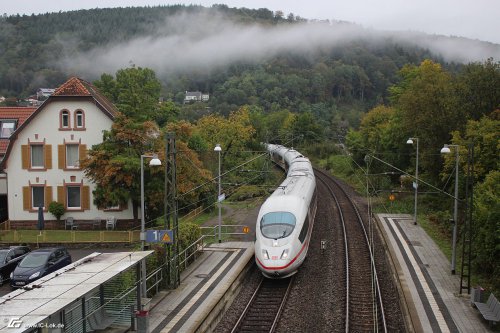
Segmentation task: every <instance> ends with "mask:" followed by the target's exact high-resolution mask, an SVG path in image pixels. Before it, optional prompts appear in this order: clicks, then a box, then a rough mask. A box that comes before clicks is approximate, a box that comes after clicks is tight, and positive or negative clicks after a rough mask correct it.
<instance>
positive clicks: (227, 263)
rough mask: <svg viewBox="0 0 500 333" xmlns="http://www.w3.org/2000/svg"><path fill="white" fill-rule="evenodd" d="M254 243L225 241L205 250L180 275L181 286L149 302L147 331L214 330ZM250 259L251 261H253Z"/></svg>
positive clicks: (239, 281) (235, 293)
mask: <svg viewBox="0 0 500 333" xmlns="http://www.w3.org/2000/svg"><path fill="white" fill-rule="evenodd" d="M253 255H254V243H253V242H225V243H216V244H212V245H211V246H209V247H206V248H205V249H204V252H203V254H202V255H201V256H200V257H199V258H198V259H197V260H196V262H195V263H194V264H192V265H190V267H188V269H187V270H186V271H184V272H182V274H181V282H180V286H179V287H178V288H177V289H175V290H171V291H166V292H161V293H160V294H158V295H156V296H155V297H154V298H153V299H152V301H151V308H150V311H149V331H150V332H152V333H160V332H162V333H163V332H205V331H209V330H211V329H213V327H210V326H211V323H216V322H217V320H216V318H217V316H219V315H221V314H222V313H223V311H224V310H225V309H226V307H227V306H228V305H229V304H230V302H229V301H230V300H231V299H232V298H233V297H235V296H237V292H238V288H239V286H240V285H241V282H242V280H243V278H244V276H245V274H246V271H247V269H248V268H249V267H250V265H249V263H250V262H251V261H252V259H253ZM252 262H253V261H252Z"/></svg>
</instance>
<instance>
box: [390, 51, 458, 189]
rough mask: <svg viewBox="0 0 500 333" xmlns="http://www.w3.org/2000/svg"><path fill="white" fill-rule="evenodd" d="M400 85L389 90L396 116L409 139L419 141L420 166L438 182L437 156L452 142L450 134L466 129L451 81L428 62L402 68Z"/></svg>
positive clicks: (438, 162) (439, 166)
mask: <svg viewBox="0 0 500 333" xmlns="http://www.w3.org/2000/svg"><path fill="white" fill-rule="evenodd" d="M401 76H402V78H403V80H402V82H401V83H399V84H398V85H396V86H394V87H392V88H391V100H392V101H393V103H394V106H395V108H396V109H397V111H398V113H399V117H400V119H401V126H402V127H401V128H402V131H403V132H404V134H406V136H408V137H418V138H419V140H420V142H419V143H420V146H419V147H420V158H419V159H420V161H419V163H420V165H421V167H422V169H423V170H426V172H427V174H428V175H429V176H430V177H432V178H434V179H437V178H438V173H439V170H440V168H441V165H440V161H439V159H436V158H435V156H434V155H435V154H436V152H439V149H441V147H442V146H443V144H444V143H446V142H449V140H450V139H451V134H450V133H451V132H452V131H454V130H457V129H462V128H463V127H464V126H465V122H466V120H465V117H464V116H463V115H462V114H460V112H459V110H460V108H459V106H458V99H457V97H456V91H455V89H454V85H453V84H452V83H453V82H452V77H451V75H450V74H449V73H447V72H446V71H444V70H443V69H442V67H441V65H439V64H437V63H434V62H432V61H431V60H425V61H423V62H422V63H421V64H420V66H419V67H415V66H405V67H404V68H403V69H402V70H401Z"/></svg>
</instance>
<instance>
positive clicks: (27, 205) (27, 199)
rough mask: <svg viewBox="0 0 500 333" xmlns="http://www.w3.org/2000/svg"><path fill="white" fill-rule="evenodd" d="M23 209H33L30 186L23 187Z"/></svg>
mask: <svg viewBox="0 0 500 333" xmlns="http://www.w3.org/2000/svg"><path fill="white" fill-rule="evenodd" d="M23 209H24V210H30V209H31V189H30V187H29V186H23Z"/></svg>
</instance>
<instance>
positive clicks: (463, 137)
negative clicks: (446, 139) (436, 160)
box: [445, 110, 500, 181]
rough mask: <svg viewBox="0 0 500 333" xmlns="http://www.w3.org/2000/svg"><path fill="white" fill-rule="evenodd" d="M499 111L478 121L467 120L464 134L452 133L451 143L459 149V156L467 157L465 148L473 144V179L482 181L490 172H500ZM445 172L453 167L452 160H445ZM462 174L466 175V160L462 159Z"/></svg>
mask: <svg viewBox="0 0 500 333" xmlns="http://www.w3.org/2000/svg"><path fill="white" fill-rule="evenodd" d="M498 133H500V110H496V111H494V112H492V113H491V114H489V115H487V116H483V117H482V118H481V119H479V120H477V121H476V120H469V121H468V122H467V126H466V128H465V133H462V132H459V131H454V132H453V139H452V143H453V144H456V145H458V146H459V147H460V156H467V146H468V145H469V143H471V144H474V177H475V179H476V180H477V181H482V180H483V179H484V178H485V177H486V175H487V174H488V173H489V172H490V171H492V170H500V159H499V158H498V151H499V149H500V143H499V139H498ZM445 161H446V162H445V170H446V171H447V172H449V171H450V170H452V169H453V167H454V159H452V158H447V159H446V160H445ZM461 166H462V169H463V173H464V174H466V170H467V165H466V159H465V158H464V159H462V164H461Z"/></svg>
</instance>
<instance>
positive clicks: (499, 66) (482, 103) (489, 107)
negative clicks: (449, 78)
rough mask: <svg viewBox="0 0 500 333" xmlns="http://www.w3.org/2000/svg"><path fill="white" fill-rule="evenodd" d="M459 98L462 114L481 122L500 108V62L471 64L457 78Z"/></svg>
mask: <svg viewBox="0 0 500 333" xmlns="http://www.w3.org/2000/svg"><path fill="white" fill-rule="evenodd" d="M456 81H457V96H458V97H459V99H460V103H459V105H460V106H461V108H462V109H463V111H462V113H463V114H465V115H467V118H468V119H473V120H479V119H480V118H481V117H482V116H483V115H487V114H489V113H491V112H492V111H493V110H495V109H496V108H499V107H500V62H493V59H492V58H490V59H488V60H487V61H485V62H484V63H482V64H481V63H470V64H468V65H466V66H464V68H463V69H462V71H461V72H460V75H459V76H458V78H457V80H456Z"/></svg>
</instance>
